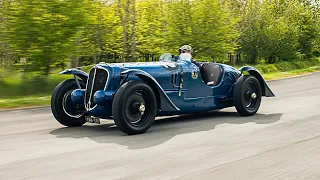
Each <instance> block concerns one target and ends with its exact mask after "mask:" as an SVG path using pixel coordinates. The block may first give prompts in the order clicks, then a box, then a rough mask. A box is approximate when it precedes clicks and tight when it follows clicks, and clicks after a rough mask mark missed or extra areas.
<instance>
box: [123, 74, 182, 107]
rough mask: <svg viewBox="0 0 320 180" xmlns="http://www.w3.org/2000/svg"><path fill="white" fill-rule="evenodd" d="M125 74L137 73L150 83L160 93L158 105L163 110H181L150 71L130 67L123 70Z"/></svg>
mask: <svg viewBox="0 0 320 180" xmlns="http://www.w3.org/2000/svg"><path fill="white" fill-rule="evenodd" d="M121 74H123V75H135V76H137V77H139V78H140V79H141V80H143V81H144V82H145V83H147V84H148V85H150V86H151V87H152V89H153V90H155V92H156V93H157V94H158V95H159V96H158V97H159V98H158V100H159V101H160V102H159V103H158V105H159V106H160V109H161V110H162V111H180V109H179V108H178V107H177V106H175V105H174V104H173V102H172V101H171V100H170V98H169V97H168V96H167V94H166V93H165V91H164V90H163V89H162V87H161V86H160V84H159V83H158V82H157V80H156V79H155V78H154V77H152V76H151V75H150V74H149V73H147V72H145V71H142V70H139V69H128V70H125V71H123V72H122V73H121Z"/></svg>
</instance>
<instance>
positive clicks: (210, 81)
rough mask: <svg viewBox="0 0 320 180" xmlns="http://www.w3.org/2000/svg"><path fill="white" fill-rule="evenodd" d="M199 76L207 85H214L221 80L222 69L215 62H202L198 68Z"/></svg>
mask: <svg viewBox="0 0 320 180" xmlns="http://www.w3.org/2000/svg"><path fill="white" fill-rule="evenodd" d="M200 73H201V77H202V79H203V81H204V83H205V84H206V85H208V86H216V85H218V83H219V82H220V80H221V77H222V69H221V67H220V66H219V65H218V64H217V63H204V64H202V66H201V68H200Z"/></svg>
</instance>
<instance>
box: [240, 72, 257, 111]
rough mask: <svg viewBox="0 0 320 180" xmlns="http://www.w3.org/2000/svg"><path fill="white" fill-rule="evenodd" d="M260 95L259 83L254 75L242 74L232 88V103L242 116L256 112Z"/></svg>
mask: <svg viewBox="0 0 320 180" xmlns="http://www.w3.org/2000/svg"><path fill="white" fill-rule="evenodd" d="M261 97H262V90H261V85H260V83H259V81H258V80H257V78H255V77H254V76H251V75H249V76H247V75H246V76H244V77H243V79H242V81H240V82H238V83H237V84H236V86H235V88H234V105H235V107H236V109H237V111H238V113H239V114H240V115H242V116H252V115H254V114H256V113H257V111H258V110H259V107H260V104H261Z"/></svg>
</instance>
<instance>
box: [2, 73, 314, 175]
mask: <svg viewBox="0 0 320 180" xmlns="http://www.w3.org/2000/svg"><path fill="white" fill-rule="evenodd" d="M269 85H270V87H271V88H272V90H273V91H274V92H275V94H276V95H277V97H275V98H263V102H262V105H261V108H260V110H259V112H258V114H257V115H255V116H253V117H249V118H243V117H239V116H238V114H237V112H236V110H235V108H228V109H225V110H223V111H220V112H219V111H214V112H209V113H203V114H197V115H186V116H182V117H165V118H161V119H158V120H157V121H156V123H155V124H154V125H153V126H152V128H151V129H150V130H149V131H148V132H147V133H146V134H143V135H138V136H127V135H125V134H123V133H122V132H121V131H120V130H118V129H117V128H116V127H115V126H114V124H113V123H112V121H105V122H103V124H102V125H94V124H86V125H85V126H84V127H80V128H64V127H63V126H61V125H60V124H58V123H57V122H56V121H55V120H54V118H53V116H52V114H51V112H50V109H49V108H40V109H29V110H18V111H5V112H0V123H1V125H0V180H20V179H23V180H48V179H57V180H65V179H66V180H73V179H74V180H100V179H101V180H106V179H108V180H109V179H128V180H135V179H146V180H149V179H152V180H154V179H164V180H167V179H183V180H184V179H195V180H207V179H208V180H224V179H228V180H229V179H230V180H237V179H239V180H240V179H241V180H251V179H254V180H269V179H279V180H288V179H290V180H291V179H293V180H300V179H301V180H313V179H314V180H319V179H320V73H316V74H313V75H308V76H305V77H298V78H293V79H287V80H279V81H272V82H269Z"/></svg>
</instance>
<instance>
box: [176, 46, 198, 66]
mask: <svg viewBox="0 0 320 180" xmlns="http://www.w3.org/2000/svg"><path fill="white" fill-rule="evenodd" d="M179 53H180V57H187V58H188V59H190V61H191V62H192V63H193V64H195V65H196V66H198V67H200V66H201V65H200V63H198V62H197V61H195V60H193V59H192V55H191V54H192V47H191V46H189V45H183V46H181V47H180V48H179Z"/></svg>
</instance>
